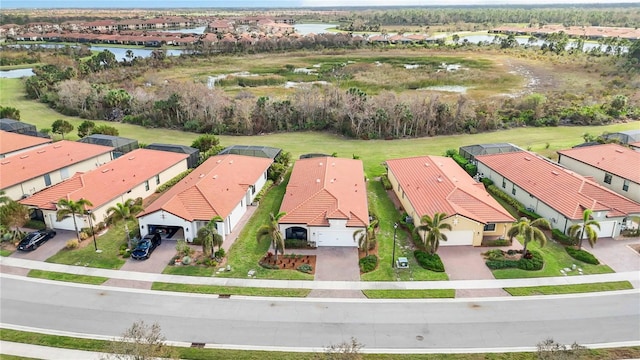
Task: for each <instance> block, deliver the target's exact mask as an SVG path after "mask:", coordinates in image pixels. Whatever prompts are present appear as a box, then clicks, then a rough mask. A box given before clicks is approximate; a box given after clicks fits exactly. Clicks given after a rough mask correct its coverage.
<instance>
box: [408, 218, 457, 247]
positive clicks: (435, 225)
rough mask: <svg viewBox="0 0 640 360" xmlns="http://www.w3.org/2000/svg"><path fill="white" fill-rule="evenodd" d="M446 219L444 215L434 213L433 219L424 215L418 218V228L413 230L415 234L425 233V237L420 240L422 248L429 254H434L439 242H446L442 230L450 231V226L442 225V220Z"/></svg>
mask: <svg viewBox="0 0 640 360" xmlns="http://www.w3.org/2000/svg"><path fill="white" fill-rule="evenodd" d="M446 217H447V214H445V213H435V214H434V215H433V218H432V217H431V216H429V215H424V216H423V217H422V218H420V224H421V225H420V226H417V227H416V229H415V230H414V231H415V232H416V233H420V232H426V233H427V234H426V236H425V237H424V238H423V239H422V242H423V243H424V246H425V247H426V248H427V251H429V253H430V254H435V253H436V251H438V247H440V241H447V236H446V235H445V234H443V233H442V230H451V225H450V224H447V223H443V222H442V220H443V219H444V218H446Z"/></svg>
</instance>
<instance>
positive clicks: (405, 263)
mask: <svg viewBox="0 0 640 360" xmlns="http://www.w3.org/2000/svg"><path fill="white" fill-rule="evenodd" d="M396 265H397V267H398V269H408V268H409V260H407V258H406V257H399V258H398V260H397V261H396Z"/></svg>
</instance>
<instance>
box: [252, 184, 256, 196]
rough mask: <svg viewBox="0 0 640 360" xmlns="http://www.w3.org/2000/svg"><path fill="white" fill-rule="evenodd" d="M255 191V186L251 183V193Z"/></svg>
mask: <svg viewBox="0 0 640 360" xmlns="http://www.w3.org/2000/svg"><path fill="white" fill-rule="evenodd" d="M255 193H256V187H255V186H253V185H251V195H253V194H255Z"/></svg>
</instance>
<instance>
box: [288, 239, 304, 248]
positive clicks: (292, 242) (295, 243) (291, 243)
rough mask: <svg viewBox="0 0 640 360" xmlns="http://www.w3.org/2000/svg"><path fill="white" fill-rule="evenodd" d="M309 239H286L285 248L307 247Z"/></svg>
mask: <svg viewBox="0 0 640 360" xmlns="http://www.w3.org/2000/svg"><path fill="white" fill-rule="evenodd" d="M308 244H309V243H308V242H307V240H303V239H285V240H284V248H285V249H305V248H307V247H308Z"/></svg>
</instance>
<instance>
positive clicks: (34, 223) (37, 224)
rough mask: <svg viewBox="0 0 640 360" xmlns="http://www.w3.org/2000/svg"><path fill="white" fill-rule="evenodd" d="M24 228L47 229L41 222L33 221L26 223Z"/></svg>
mask: <svg viewBox="0 0 640 360" xmlns="http://www.w3.org/2000/svg"><path fill="white" fill-rule="evenodd" d="M24 227H26V228H29V229H34V230H44V229H46V228H47V226H46V225H45V224H44V222H43V221H40V220H34V219H31V220H29V221H27V223H26V224H24Z"/></svg>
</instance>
